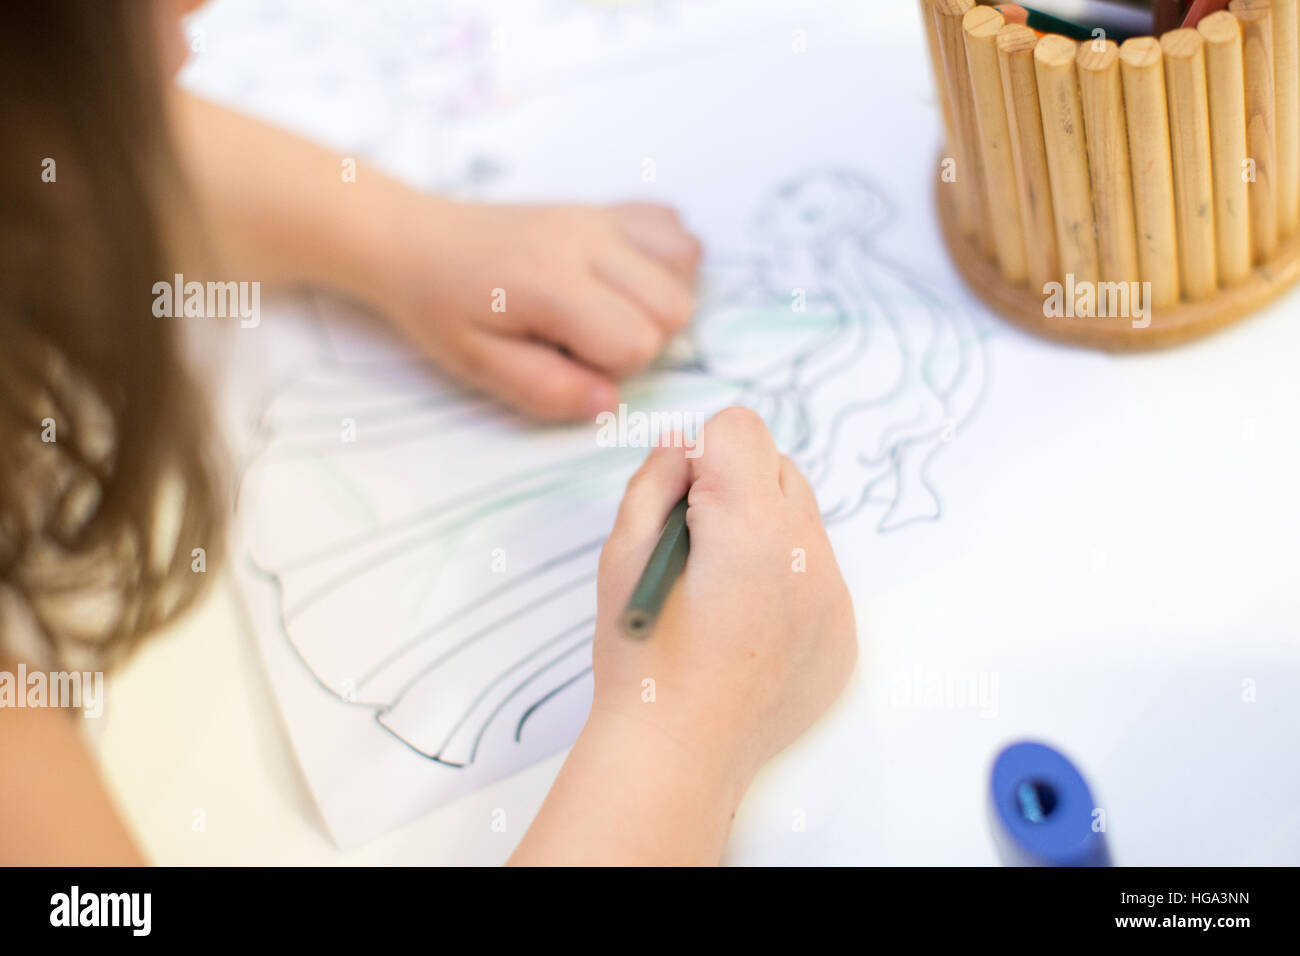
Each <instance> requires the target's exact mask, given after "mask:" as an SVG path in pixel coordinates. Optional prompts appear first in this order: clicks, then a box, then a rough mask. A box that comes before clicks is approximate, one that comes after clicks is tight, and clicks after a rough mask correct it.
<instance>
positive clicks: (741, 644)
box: [593, 408, 858, 786]
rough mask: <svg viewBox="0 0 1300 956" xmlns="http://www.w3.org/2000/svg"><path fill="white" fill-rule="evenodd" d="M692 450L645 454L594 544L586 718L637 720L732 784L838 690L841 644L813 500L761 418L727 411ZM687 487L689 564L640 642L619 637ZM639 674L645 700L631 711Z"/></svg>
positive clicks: (833, 576) (852, 647)
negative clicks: (731, 770) (730, 775)
mask: <svg viewBox="0 0 1300 956" xmlns="http://www.w3.org/2000/svg"><path fill="white" fill-rule="evenodd" d="M697 449H698V450H699V451H701V455H699V457H698V458H685V457H684V451H682V449H676V447H668V449H656V450H655V451H654V453H651V455H650V457H649V458H647V459H646V462H645V464H643V466H642V467H641V470H640V471H638V472H637V473H636V476H634V477H633V479H632V481H630V483H629V485H628V492H627V494H625V496H624V499H623V506H621V507H620V510H619V518H617V522H616V523H615V527H614V532H612V533H611V535H610V538H608V540H607V541H606V545H604V551H603V553H602V555H601V576H599V598H598V618H597V636H595V649H594V654H595V701H594V705H593V719H599V715H601V714H602V713H610V714H617V715H621V718H629V717H630V718H632V719H634V721H640V722H643V723H650V724H653V726H655V727H658V728H659V730H662V731H663V732H664V734H666V735H667V736H669V737H672V739H673V740H676V741H679V743H680V744H681V745H682V747H685V748H689V749H692V750H695V752H699V753H702V754H703V756H705V757H706V758H711V760H718V761H722V762H723V763H724V765H727V766H732V767H735V769H736V770H737V773H738V774H740V778H741V779H740V780H738V782H740V783H741V784H742V786H744V784H748V782H749V779H748V778H749V774H751V773H753V771H754V770H757V769H758V766H759V765H761V763H763V762H764V761H766V760H768V758H770V757H772V756H774V754H775V753H776V752H777V750H780V749H781V748H784V747H785V745H787V744H789V743H790V741H792V740H794V737H797V736H798V735H800V734H801V732H802V731H805V730H806V728H807V727H809V724H811V723H813V721H814V719H815V718H816V717H818V715H819V714H820V713H822V711H823V710H826V708H827V706H829V704H831V701H832V700H835V697H836V696H837V695H839V693H840V691H841V689H842V688H844V684H845V682H846V680H848V678H849V674H850V671H852V670H853V665H854V661H855V659H857V648H858V645H857V633H855V628H854V620H853V605H852V604H850V601H849V592H848V589H846V588H845V584H844V579H842V578H841V576H840V568H839V566H837V564H836V562H835V554H833V553H832V551H831V544H829V541H828V540H827V536H826V529H824V528H823V525H822V516H820V514H819V511H818V506H816V499H815V498H814V497H813V489H811V488H810V486H809V483H807V480H806V479H805V477H803V476H802V475H801V473H800V472H798V470H797V468H796V467H794V464H793V463H792V462H790V460H789V459H788V458H785V457H783V455H781V454H779V453H777V450H776V446H775V444H774V442H772V437H771V434H768V432H767V427H766V425H764V424H763V421H762V419H759V418H758V415H755V414H754V412H751V411H749V410H748V408H728V410H727V411H723V412H722V414H719V415H718V416H715V418H714V419H712V420H711V421H708V424H706V425H705V428H703V432H702V436H701V438H699V444H698V446H697ZM688 488H689V489H690V497H689V505H690V507H689V510H688V511H686V527H688V528H689V531H690V557H689V558H688V559H686V567H685V570H684V572H682V576H681V580H679V581H677V584H676V587H675V588H673V591H672V592H671V593H669V596H668V601H667V602H666V605H664V607H663V611H662V614H660V615H659V620H658V623H656V624H655V628H654V632H653V635H651V636H650V637H649V639H647V640H645V641H630V640H628V639H627V637H624V636H623V635H621V633H620V632H619V630H617V623H616V622H617V617H619V614H620V613H621V611H623V607H624V604H625V602H627V600H628V596H629V594H630V593H632V589H633V587H634V585H636V581H637V578H638V576H640V574H641V571H642V570H643V568H645V563H646V558H647V557H649V555H650V551H651V550H653V548H654V544H655V540H656V538H658V535H659V529H660V528H662V527H663V523H664V519H666V518H667V515H668V511H669V510H671V509H672V506H673V505H675V503H676V502H677V501H679V499H680V498H681V496H682V494H684V493H685V492H686V489H688ZM646 679H650V680H654V702H645V701H643V698H642V692H643V682H645V680H646Z"/></svg>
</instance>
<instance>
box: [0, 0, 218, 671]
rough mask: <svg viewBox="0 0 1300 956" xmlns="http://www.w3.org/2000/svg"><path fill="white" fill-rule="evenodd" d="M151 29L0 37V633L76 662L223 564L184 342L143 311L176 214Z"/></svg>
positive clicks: (65, 12)
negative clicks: (21, 635) (24, 622)
mask: <svg viewBox="0 0 1300 956" xmlns="http://www.w3.org/2000/svg"><path fill="white" fill-rule="evenodd" d="M154 30H155V17H154V10H153V5H152V4H151V3H143V2H140V0H96V2H94V3H84V2H77V0H20V2H18V3H15V4H11V5H10V6H9V7H8V8H7V9H6V11H5V25H4V29H3V30H0V103H2V104H3V105H0V130H3V131H4V132H3V136H4V139H5V145H4V149H3V150H2V151H0V639H2V638H4V637H5V636H6V633H8V634H13V633H15V632H16V630H17V626H16V622H17V620H18V618H19V617H21V616H26V617H28V618H29V619H30V620H32V621H34V623H35V625H36V633H37V634H38V635H39V639H40V641H41V644H42V646H41V647H39V648H37V649H36V652H37V653H48V654H49V655H50V656H51V657H52V658H53V659H54V660H56V661H59V662H65V663H68V664H74V662H75V666H79V667H80V666H86V665H87V664H91V663H93V664H95V665H97V666H105V665H107V664H111V663H112V662H114V661H115V660H117V659H118V658H120V656H121V655H122V653H123V652H124V651H126V650H127V649H128V648H129V647H131V646H132V645H133V644H134V643H135V641H136V640H137V638H138V637H139V636H141V635H143V634H145V633H147V632H149V631H151V630H154V629H156V628H158V627H160V626H162V625H164V624H166V623H168V622H169V621H170V620H172V619H173V617H174V616H175V615H176V613H177V612H178V611H180V610H181V609H182V608H183V607H185V606H186V605H188V604H189V603H190V602H191V601H192V600H193V599H194V598H195V596H196V595H197V594H198V593H199V592H200V590H201V589H202V586H203V584H204V582H205V581H206V580H207V577H208V573H210V572H211V571H213V570H214V569H215V565H216V562H217V561H218V559H219V557H220V555H221V550H222V538H221V527H222V520H221V518H222V513H223V510H224V509H223V508H222V507H221V505H220V503H219V502H220V499H221V495H220V493H219V488H218V485H217V482H216V481H215V480H214V478H213V474H214V472H213V469H212V467H211V462H210V460H209V453H208V445H207V444H206V440H207V429H206V416H205V415H204V412H203V408H202V405H201V402H200V401H199V398H198V393H197V392H196V391H195V389H194V388H193V387H192V385H191V383H190V381H189V377H188V375H187V374H186V371H185V369H184V366H183V364H182V361H181V357H180V354H179V337H180V332H181V330H180V328H179V327H178V324H177V322H178V320H176V319H169V318H158V317H155V316H154V314H153V311H152V300H153V294H152V288H153V285H154V283H155V282H159V281H169V280H170V276H171V273H172V266H171V262H170V261H169V256H168V252H167V247H166V243H165V241H164V238H163V236H164V231H165V228H167V224H168V222H169V221H170V222H175V221H176V219H177V217H180V216H182V215H183V213H181V212H180V211H179V210H180V208H181V207H179V206H178V205H177V202H178V200H179V198H180V197H181V196H182V195H183V190H182V189H181V188H180V176H179V174H178V171H177V166H176V162H175V159H174V157H173V152H172V149H171V146H170V142H169V139H168V134H167V129H166V124H165V117H164V104H163V98H164V94H163V78H162V76H161V75H160V71H159V69H158V64H157V62H156V51H157V49H158V42H157V38H156V37H155V36H154ZM200 548H201V549H203V552H202V554H201V555H199V554H196V549H200ZM200 560H201V561H202V562H203V566H206V571H207V572H208V573H200V572H199V570H197V569H198V568H199V567H200V566H201V565H200V564H199V563H198V562H199V561H200ZM0 653H7V654H11V655H12V654H15V653H21V651H17V650H15V648H14V647H12V646H6V644H5V642H4V641H3V640H0Z"/></svg>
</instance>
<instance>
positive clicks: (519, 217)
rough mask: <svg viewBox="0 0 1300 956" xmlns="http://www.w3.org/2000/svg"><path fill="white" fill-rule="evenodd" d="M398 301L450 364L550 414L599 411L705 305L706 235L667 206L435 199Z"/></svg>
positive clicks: (403, 274)
mask: <svg viewBox="0 0 1300 956" xmlns="http://www.w3.org/2000/svg"><path fill="white" fill-rule="evenodd" d="M427 203H428V205H427V207H426V208H427V210H428V212H427V215H421V216H420V217H419V218H418V220H417V222H416V225H415V228H414V229H413V230H412V234H411V235H410V237H409V240H410V241H408V242H405V243H403V249H404V251H403V252H402V253H401V255H402V258H403V261H404V263H405V265H404V266H403V267H402V268H400V269H399V270H398V271H397V273H396V274H397V275H398V277H399V280H398V281H397V283H396V286H397V288H396V289H394V290H390V292H389V299H390V302H389V311H390V312H391V313H392V314H393V316H394V318H395V320H396V321H397V323H398V325H399V326H401V327H402V328H403V329H404V331H405V332H406V333H407V334H408V335H410V336H411V338H413V339H414V340H415V342H416V343H417V344H418V345H420V346H421V347H423V348H424V349H425V350H426V351H427V352H428V353H429V354H430V355H432V356H433V358H434V359H436V360H437V361H438V362H439V363H440V364H442V365H443V366H444V367H445V368H447V369H448V370H449V371H450V372H451V373H452V374H454V375H456V376H458V377H459V378H461V379H463V380H464V381H466V382H468V383H469V384H471V385H476V386H478V387H481V388H483V389H485V390H487V391H488V392H490V393H492V394H494V395H496V396H498V397H499V398H502V399H504V400H505V401H507V402H509V403H510V404H512V405H514V406H516V407H518V408H520V409H521V410H523V411H524V412H526V413H528V414H530V415H533V416H535V417H538V418H544V419H557V420H563V419H580V418H586V419H591V418H594V417H595V416H596V415H597V414H599V413H600V412H602V411H605V410H609V409H613V408H615V407H616V406H617V404H618V388H617V385H616V384H615V383H616V382H617V381H618V380H619V379H621V378H624V377H626V376H628V375H630V374H632V373H633V372H636V371H638V370H640V369H642V368H644V367H645V366H646V365H648V364H649V363H650V362H651V361H652V360H653V359H654V358H655V356H656V355H657V354H658V353H659V351H660V350H661V349H662V348H663V346H664V343H665V342H666V341H667V340H668V339H669V337H671V336H672V335H674V334H675V333H676V332H678V331H680V330H681V329H682V328H683V327H684V326H685V325H686V323H687V321H688V320H689V319H690V316H691V312H692V310H693V308H694V298H693V295H692V288H693V285H694V281H695V275H696V269H697V267H698V264H699V257H700V246H699V243H698V242H697V241H696V239H695V238H694V237H693V236H692V235H691V234H690V233H688V232H687V231H686V230H685V229H684V228H683V227H682V225H681V223H680V222H679V221H678V219H677V216H676V214H675V213H674V212H673V211H672V210H670V209H668V208H666V207H663V206H656V205H650V204H629V205H623V206H612V207H595V206H488V205H475V204H466V203H452V202H446V201H445V200H438V199H431V200H427Z"/></svg>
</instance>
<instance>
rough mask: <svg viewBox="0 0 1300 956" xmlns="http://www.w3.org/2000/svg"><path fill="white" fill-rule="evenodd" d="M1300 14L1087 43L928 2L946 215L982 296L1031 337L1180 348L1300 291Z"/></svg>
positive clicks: (961, 261)
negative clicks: (1297, 286)
mask: <svg viewBox="0 0 1300 956" xmlns="http://www.w3.org/2000/svg"><path fill="white" fill-rule="evenodd" d="M1297 2H1298V0H1232V3H1231V4H1230V6H1229V9H1228V10H1224V11H1221V12H1219V13H1215V14H1212V15H1211V16H1209V17H1206V18H1205V19H1204V20H1202V21H1201V22H1200V24H1199V25H1198V26H1197V28H1196V29H1194V30H1189V29H1179V30H1172V31H1170V32H1168V33H1165V34H1164V35H1163V36H1161V37H1159V38H1156V37H1136V38H1133V39H1129V40H1126V41H1124V43H1123V45H1122V46H1118V45H1116V44H1115V43H1114V42H1113V41H1110V40H1106V39H1104V38H1100V37H1099V38H1097V39H1095V40H1085V41H1082V42H1076V41H1074V40H1071V39H1069V38H1067V37H1064V36H1058V35H1054V34H1046V35H1041V36H1040V35H1039V34H1037V33H1036V32H1035V31H1033V30H1031V29H1029V28H1028V27H1026V26H1022V25H1017V24H1009V23H1006V22H1005V21H1004V18H1003V16H1002V14H1001V13H999V12H998V11H997V10H996V9H994V8H993V7H992V6H985V5H976V4H975V2H974V0H920V3H921V16H922V20H923V22H924V23H925V27H926V31H927V34H928V41H929V48H930V57H931V65H932V67H933V70H934V77H935V85H936V90H937V98H938V101H939V103H940V107H941V110H942V113H943V119H944V124H945V128H946V134H947V140H946V149H945V153H944V156H943V157H942V161H941V164H940V176H939V182H938V186H937V206H938V211H939V217H940V221H941V225H942V230H943V236H944V239H945V241H946V242H947V244H948V248H949V250H950V252H951V254H952V258H953V260H954V262H955V264H956V266H957V268H958V270H959V271H960V272H961V273H962V275H963V277H964V278H965V280H966V281H967V282H968V283H969V284H970V286H971V288H972V289H973V290H974V291H975V292H976V294H978V295H979V296H980V297H981V298H982V299H983V300H984V301H985V302H986V303H987V304H988V305H989V306H991V307H992V308H993V309H995V310H996V311H998V312H999V313H1001V314H1002V315H1004V316H1005V317H1007V318H1008V319H1010V320H1011V321H1013V322H1015V323H1016V324H1018V325H1020V326H1022V327H1024V328H1026V329H1029V330H1030V331H1033V332H1036V333H1038V334H1040V335H1045V336H1048V337H1050V338H1054V339H1058V340H1063V341H1066V342H1070V343H1074V344H1079V345H1088V346H1093V347H1097V348H1104V349H1112V350H1131V349H1144V348H1155V347H1161V346H1166V345H1173V344H1176V343H1179V342H1184V341H1187V340H1189V339H1193V338H1196V337H1198V336H1201V335H1204V334H1206V333H1207V332H1210V331H1213V330H1215V329H1217V328H1220V327H1222V326H1224V325H1227V324H1228V323H1230V322H1233V321H1235V320H1237V319H1239V318H1242V317H1243V316H1246V315H1248V314H1250V313H1251V312H1253V311H1254V310H1256V309H1258V308H1260V307H1261V306H1263V305H1264V304H1266V303H1267V302H1269V301H1270V300H1272V299H1273V298H1275V297H1276V296H1278V295H1279V294H1281V293H1282V292H1283V291H1285V290H1286V289H1287V288H1288V287H1290V286H1291V284H1292V283H1294V282H1295V281H1296V279H1297V278H1300V232H1298V231H1297V227H1298V226H1300V66H1298V63H1300V57H1298V54H1297V50H1298V48H1300V33H1298V32H1297V31H1298V30H1300V27H1298V25H1297Z"/></svg>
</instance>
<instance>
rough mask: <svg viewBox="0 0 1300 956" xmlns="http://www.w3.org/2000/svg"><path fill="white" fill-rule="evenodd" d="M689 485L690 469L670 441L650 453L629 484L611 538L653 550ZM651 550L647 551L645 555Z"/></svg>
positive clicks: (684, 458)
mask: <svg viewBox="0 0 1300 956" xmlns="http://www.w3.org/2000/svg"><path fill="white" fill-rule="evenodd" d="M690 483H691V468H690V465H689V464H688V462H687V459H686V455H685V451H684V449H683V448H682V447H680V445H679V444H675V443H673V442H671V441H670V442H668V443H666V444H665V445H664V446H663V447H660V448H654V449H651V451H650V454H649V455H647V456H646V460H645V461H644V462H642V463H641V467H640V468H638V469H637V470H636V473H635V474H634V475H633V476H632V477H631V478H630V479H629V480H628V483H627V490H626V491H624V492H623V501H622V503H620V504H619V507H618V517H617V518H616V519H615V520H614V529H613V531H611V532H610V537H611V538H620V539H625V540H627V541H631V542H645V541H647V540H648V541H649V543H650V548H653V547H654V542H655V540H656V539H657V538H658V537H659V532H660V531H661V530H663V526H664V522H665V521H666V520H667V519H668V512H670V511H672V510H673V506H674V505H675V504H677V502H679V501H681V499H682V495H684V494H686V489H687V488H689V487H690ZM650 548H647V549H646V553H647V554H649V551H650Z"/></svg>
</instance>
